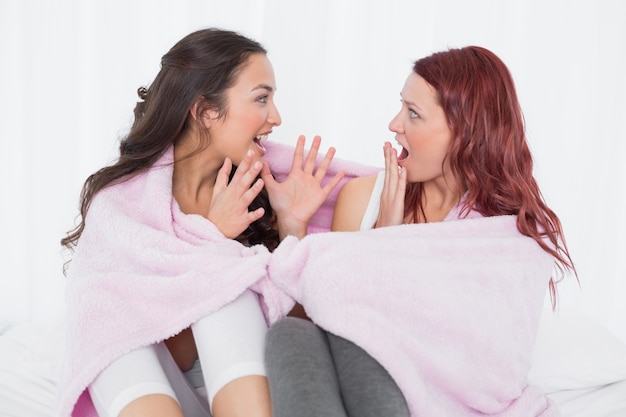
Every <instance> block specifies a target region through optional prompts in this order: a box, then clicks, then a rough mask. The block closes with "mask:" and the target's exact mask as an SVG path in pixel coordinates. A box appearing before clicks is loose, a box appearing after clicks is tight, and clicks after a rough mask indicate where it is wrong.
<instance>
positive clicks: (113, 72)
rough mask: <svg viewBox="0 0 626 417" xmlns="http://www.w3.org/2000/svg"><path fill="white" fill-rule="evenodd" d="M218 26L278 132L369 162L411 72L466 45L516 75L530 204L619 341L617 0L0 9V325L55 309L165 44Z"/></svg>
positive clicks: (565, 294) (585, 304)
mask: <svg viewBox="0 0 626 417" xmlns="http://www.w3.org/2000/svg"><path fill="white" fill-rule="evenodd" d="M206 26H221V27H225V28H229V29H235V30H238V31H241V32H243V33H244V34H247V35H249V36H252V37H254V38H256V39H257V40H259V41H261V42H262V43H263V44H264V45H265V46H266V47H267V49H268V50H269V57H270V59H271V60H272V62H273V64H274V69H275V71H276V77H277V82H278V93H277V102H278V106H279V109H280V111H281V113H282V116H283V125H282V126H281V127H279V128H277V129H276V130H275V133H274V134H273V140H275V141H280V142H285V143H294V141H295V139H296V137H297V135H298V134H301V133H303V134H306V135H307V136H312V135H314V134H321V135H322V137H323V138H324V140H325V142H324V143H325V144H326V145H327V146H328V145H330V144H332V145H334V146H335V147H337V148H338V156H339V157H341V158H344V159H351V160H356V161H360V162H364V163H367V164H371V165H378V166H382V164H383V160H382V157H381V151H380V149H381V146H382V142H383V141H384V140H388V139H392V138H393V136H392V135H391V134H390V133H389V132H388V130H387V123H388V121H389V120H390V119H391V117H392V116H393V115H394V114H395V112H396V111H397V109H398V106H399V101H398V100H399V91H400V89H401V87H402V84H403V82H404V79H405V77H406V76H407V75H408V73H409V71H410V65H411V63H412V61H413V60H415V59H417V58H420V57H422V56H424V55H427V54H430V53H431V52H434V51H437V50H441V49H445V48H447V47H459V46H465V45H469V44H477V45H482V46H485V47H487V48H490V49H491V50H493V51H494V52H495V53H497V54H498V55H499V56H500V57H501V58H502V59H503V60H504V61H505V62H506V63H507V64H508V66H509V68H510V70H511V72H512V73H513V76H514V78H515V80H516V83H517V87H518V93H519V96H520V100H521V102H522V108H523V110H524V113H525V116H526V122H527V127H528V136H529V140H530V143H531V146H532V149H533V152H534V157H535V161H536V177H537V179H538V181H539V183H540V185H541V187H542V189H543V192H544V195H545V197H546V199H547V200H548V202H549V204H550V205H551V206H552V207H553V209H554V210H555V211H556V212H557V213H558V214H559V215H560V217H561V219H562V221H563V224H564V227H565V232H566V237H567V239H568V243H569V246H570V249H571V253H572V256H573V258H574V261H575V262H576V265H577V267H578V271H579V274H580V281H581V288H579V287H578V286H577V285H576V283H575V281H574V280H573V279H571V278H570V279H569V283H565V284H564V285H561V286H560V303H561V308H562V309H577V310H583V311H585V312H587V313H589V314H590V315H592V316H593V317H595V318H597V319H598V320H599V321H601V322H602V323H603V324H604V325H605V326H606V327H608V328H609V329H611V330H612V331H613V332H614V333H615V334H617V335H618V336H619V337H621V338H622V339H624V340H625V341H626V267H625V263H626V261H625V259H624V258H626V256H625V255H626V238H625V236H626V221H625V220H624V214H625V213H626V199H625V197H626V169H625V165H626V164H625V163H624V162H625V151H626V148H625V145H624V142H625V139H626V127H625V122H626V81H625V77H626V2H622V1H621V0H569V1H566V0H519V1H499V0H491V1H489V0H474V1H465V0H437V1H434V0H430V1H421V0H385V1H382V0H379V1H373V0H372V1H364V0H360V1H359V0H332V1H331V0H306V1H304V0H228V1H225V0H204V1H203V0H172V1H167V0H159V1H156V0H141V1H140V0H128V1H127V0H108V1H104V0H102V1H96V0H56V1H45V0H1V1H0V141H1V144H2V146H1V148H0V158H1V159H0V161H1V162H0V185H1V187H2V188H1V189H0V191H1V198H2V204H0V231H1V232H2V242H3V244H2V247H1V248H0V267H1V269H0V321H2V320H8V321H10V322H14V323H16V322H21V321H25V320H43V319H46V318H48V317H51V316H53V315H54V314H55V313H57V312H58V311H59V309H60V308H61V306H62V299H63V287H64V280H65V278H64V277H63V275H62V272H61V270H62V264H63V262H64V259H65V258H64V254H63V253H62V251H61V248H60V245H59V240H60V239H61V237H62V236H63V235H64V234H65V232H66V231H67V230H68V229H70V228H71V227H72V226H73V221H74V218H75V216H76V214H77V207H78V196H79V192H80V189H81V186H82V183H83V181H84V180H85V178H86V177H87V175H89V174H91V173H92V172H93V171H95V170H96V169H98V168H100V167H101V166H102V165H104V164H106V163H108V162H110V161H111V160H112V158H114V156H115V154H116V152H117V145H118V142H117V141H118V139H119V137H120V136H121V135H122V134H123V133H124V132H125V131H126V130H127V128H128V127H129V123H130V122H131V115H132V108H133V107H134V103H135V101H136V93H135V92H136V89H137V87H139V86H140V85H145V84H148V83H149V82H150V81H151V80H152V78H153V77H154V75H155V74H156V72H157V71H158V65H159V62H160V57H161V56H162V55H163V54H164V53H165V52H166V51H167V50H168V49H169V48H170V47H171V46H172V45H173V44H174V43H175V42H176V41H177V40H178V39H180V38H181V37H182V36H184V35H186V34H187V33H189V32H191V31H193V30H196V29H199V28H202V27H206Z"/></svg>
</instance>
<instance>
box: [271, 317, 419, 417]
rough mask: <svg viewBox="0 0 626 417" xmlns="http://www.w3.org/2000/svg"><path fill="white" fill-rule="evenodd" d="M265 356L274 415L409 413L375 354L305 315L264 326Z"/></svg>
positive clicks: (362, 416) (361, 416)
mask: <svg viewBox="0 0 626 417" xmlns="http://www.w3.org/2000/svg"><path fill="white" fill-rule="evenodd" d="M265 361H266V368H267V376H268V379H269V385H270V392H271V396H272V409H273V415H274V417H308V416H315V417H319V416H324V417H369V416H372V417H374V416H376V417H380V416H398V417H400V416H409V411H408V408H407V405H406V401H405V399H404V396H403V395H402V393H401V392H400V390H399V388H398V386H397V385H396V384H395V382H394V381H393V379H392V378H391V376H390V375H389V374H388V373H387V371H386V370H385V369H384V368H383V367H382V366H381V365H380V364H379V363H378V362H377V361H376V360H374V359H373V358H372V357H371V356H369V355H368V354H367V353H366V352H365V351H364V350H363V349H361V348H360V347H358V346H356V345H355V344H354V343H352V342H350V341H348V340H346V339H343V338H341V337H338V336H335V335H333V334H331V333H327V332H325V331H323V330H322V329H320V328H319V327H317V326H316V325H315V324H313V323H311V322H309V321H306V320H302V319H297V318H291V317H288V318H285V319H283V320H281V321H279V322H277V323H276V324H274V325H273V326H272V327H270V329H269V330H268V333H267V339H266V352H265Z"/></svg>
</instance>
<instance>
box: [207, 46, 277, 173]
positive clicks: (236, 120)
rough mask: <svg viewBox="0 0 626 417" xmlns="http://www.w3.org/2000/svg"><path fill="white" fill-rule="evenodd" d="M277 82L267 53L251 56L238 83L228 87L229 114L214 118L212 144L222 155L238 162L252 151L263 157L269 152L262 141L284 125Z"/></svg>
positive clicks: (257, 158) (211, 124) (258, 157)
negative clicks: (282, 123)
mask: <svg viewBox="0 0 626 417" xmlns="http://www.w3.org/2000/svg"><path fill="white" fill-rule="evenodd" d="M275 91H276V81H275V79H274V70H273V68H272V64H271V63H270V61H269V60H268V59H267V56H266V55H265V54H262V53H257V54H254V55H251V56H250V58H249V59H248V62H247V63H246V64H245V66H244V67H243V68H242V70H241V73H240V74H239V76H238V78H237V80H236V81H235V84H234V85H233V86H232V87H231V88H229V89H228V90H226V103H227V104H226V113H225V115H224V116H223V117H221V118H219V119H212V120H211V121H210V127H209V129H210V134H211V137H210V138H211V139H210V146H211V147H212V148H213V150H214V151H216V152H218V153H219V155H220V157H223V158H226V157H228V158H230V159H231V160H232V162H233V164H235V165H238V164H239V163H240V162H241V161H242V160H243V158H244V157H245V155H246V153H247V151H248V150H252V151H253V152H254V154H255V160H260V159H261V158H262V157H263V155H264V154H265V148H264V147H263V144H262V141H263V140H265V139H267V136H268V135H269V134H270V133H272V129H273V128H274V127H275V126H278V125H280V123H281V118H280V114H279V113H278V109H277V108H276V104H274V93H275Z"/></svg>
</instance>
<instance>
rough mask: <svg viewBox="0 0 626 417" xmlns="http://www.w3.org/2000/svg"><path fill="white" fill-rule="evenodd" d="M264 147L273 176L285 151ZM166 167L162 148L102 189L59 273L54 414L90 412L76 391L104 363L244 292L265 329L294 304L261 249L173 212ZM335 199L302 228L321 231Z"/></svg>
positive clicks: (284, 161) (287, 160) (286, 160)
mask: <svg viewBox="0 0 626 417" xmlns="http://www.w3.org/2000/svg"><path fill="white" fill-rule="evenodd" d="M266 146H267V154H266V156H265V160H266V161H267V162H268V163H269V164H270V166H271V167H272V171H273V172H274V173H275V175H276V177H277V179H279V180H282V179H283V178H284V177H285V176H286V175H287V173H288V171H289V168H290V167H291V161H292V159H293V151H294V148H293V147H292V146H288V145H281V144H278V143H271V142H268V143H267V145H266ZM319 159H321V157H320V158H319ZM172 161H173V152H172V150H171V149H170V150H169V151H168V152H166V153H165V154H164V155H163V157H162V158H161V159H160V160H159V161H158V162H157V163H156V164H155V166H154V167H153V168H152V169H151V170H150V171H148V172H147V173H145V174H142V175H139V176H137V177H135V178H133V179H131V180H129V181H125V182H123V183H120V184H117V185H114V186H111V187H108V188H106V189H105V190H103V191H102V192H100V193H99V194H98V195H97V196H96V198H95V199H94V200H93V202H92V204H91V207H90V209H89V212H88V214H87V218H86V222H85V230H84V232H83V234H82V236H81V238H80V242H79V244H78V246H77V248H76V252H75V253H74V256H73V259H72V262H71V265H70V269H69V272H68V280H67V290H66V315H67V320H66V322H67V325H66V327H67V340H66V346H67V347H66V352H65V356H64V362H63V367H62V374H61V381H60V384H59V387H60V392H59V410H58V413H57V415H59V416H63V417H65V416H69V415H73V416H90V415H93V416H95V415H96V414H95V410H94V409H93V405H92V403H91V400H90V398H89V395H88V393H87V391H86V388H87V386H88V385H89V384H90V383H91V382H92V381H93V380H94V379H95V378H96V376H97V375H98V373H99V372H101V371H102V370H103V369H104V368H105V367H106V366H107V365H108V364H109V363H111V362H112V361H113V360H115V359H116V358H118V357H119V356H121V355H123V354H125V353H128V352H130V351H132V350H134V349H137V348H139V347H142V346H146V345H150V344H152V343H155V342H158V341H161V340H164V339H167V338H169V337H171V336H173V335H175V334H177V333H178V332H180V331H181V330H183V329H185V328H187V327H189V325H190V324H191V323H193V322H195V321H197V320H198V319H199V318H201V317H203V316H205V315H207V314H210V313H211V312H213V311H216V310H218V309H219V308H221V307H222V306H224V305H225V304H227V303H229V302H230V301H232V300H234V299H235V298H237V297H238V296H239V295H241V294H242V293H243V292H244V290H246V289H247V288H252V290H254V291H255V292H257V293H258V294H259V295H260V296H261V299H262V301H263V307H264V310H265V313H266V319H267V321H268V323H272V322H274V321H275V320H276V319H278V318H281V317H283V316H284V315H285V314H286V313H287V312H288V311H289V310H290V309H291V307H292V306H293V305H294V301H293V300H292V299H291V298H290V297H288V296H287V295H285V294H284V293H283V292H282V291H280V290H278V289H277V288H276V287H275V286H274V285H273V284H272V283H271V282H270V281H269V280H268V278H267V273H266V269H267V264H268V263H269V259H270V253H269V252H268V251H267V249H266V248H264V247H261V246H255V247H251V248H246V247H244V246H242V245H241V244H239V243H238V242H235V241H232V240H229V239H226V238H225V237H224V236H223V235H222V234H221V233H220V231H219V230H218V229H217V228H216V227H215V226H214V225H213V224H212V223H211V222H209V221H208V220H206V219H205V218H203V217H201V216H198V215H186V214H184V213H183V212H181V210H180V209H179V207H178V205H177V203H176V201H175V200H174V199H173V198H172V173H173V168H172V164H171V163H172ZM339 169H341V170H344V171H345V172H346V176H345V178H344V180H343V182H345V181H347V180H348V179H350V178H354V177H355V176H360V175H366V174H372V173H373V172H376V171H377V170H379V169H375V168H372V167H368V166H365V165H361V164H357V163H353V162H350V161H340V160H334V161H333V165H332V167H331V169H329V171H328V173H327V174H328V178H331V177H332V176H333V175H334V173H336V172H337V170H339ZM336 194H337V189H336V190H335V191H334V192H333V193H332V194H331V196H330V197H329V199H328V200H327V201H326V203H325V205H324V207H322V208H321V209H320V210H319V212H318V214H317V215H316V217H315V219H313V220H312V221H311V225H310V229H309V231H310V232H316V231H317V232H318V231H326V230H328V229H329V227H330V219H331V216H332V208H333V206H334V202H335V199H336Z"/></svg>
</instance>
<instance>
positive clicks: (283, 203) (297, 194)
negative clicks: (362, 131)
mask: <svg viewBox="0 0 626 417" xmlns="http://www.w3.org/2000/svg"><path fill="white" fill-rule="evenodd" d="M321 141H322V139H321V138H320V137H319V136H315V137H314V138H313V143H312V144H311V149H310V150H309V153H308V154H307V156H306V158H305V156H304V144H305V142H306V140H305V137H304V136H300V137H298V142H297V144H296V149H295V151H294V155H293V162H292V164H291V169H290V171H289V175H288V176H287V178H286V179H285V180H284V181H283V182H281V183H279V182H277V181H276V180H275V179H274V177H273V176H272V174H271V172H270V167H269V166H268V165H267V163H264V164H263V170H262V172H261V177H262V178H263V181H264V182H265V188H266V189H267V192H268V194H269V198H270V204H271V205H272V208H273V209H274V210H275V211H276V216H277V218H278V233H279V236H280V237H281V239H282V238H284V237H285V236H287V235H294V236H296V237H299V238H301V237H304V236H305V235H306V232H307V227H308V224H309V221H310V220H311V217H313V215H314V214H315V212H316V211H317V210H318V209H319V208H320V207H321V205H322V204H323V203H324V201H326V199H327V198H328V195H329V194H330V193H331V191H332V190H333V189H334V188H335V187H336V186H337V184H339V181H341V179H342V178H343V177H344V172H343V171H339V172H337V174H335V176H334V177H333V178H332V179H331V180H330V181H328V182H327V183H326V184H324V185H323V184H322V181H323V180H324V178H325V176H326V173H327V171H328V167H329V166H330V163H331V161H332V159H333V157H334V155H335V149H334V148H332V147H331V148H330V149H329V150H328V152H326V155H325V156H324V158H323V159H322V161H321V163H320V164H319V166H318V167H317V168H316V166H315V162H316V159H317V154H318V151H319V147H320V143H321Z"/></svg>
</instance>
